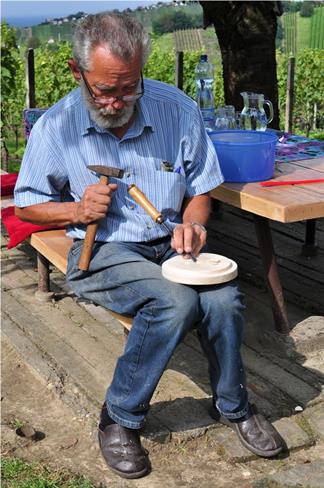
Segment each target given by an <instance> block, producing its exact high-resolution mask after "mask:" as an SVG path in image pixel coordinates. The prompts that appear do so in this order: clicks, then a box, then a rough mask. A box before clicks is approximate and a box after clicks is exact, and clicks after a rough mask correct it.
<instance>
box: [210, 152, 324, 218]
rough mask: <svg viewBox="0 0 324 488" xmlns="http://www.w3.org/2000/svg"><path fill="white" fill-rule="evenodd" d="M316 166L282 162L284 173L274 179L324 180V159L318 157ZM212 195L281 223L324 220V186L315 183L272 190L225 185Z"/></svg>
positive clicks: (254, 186)
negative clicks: (323, 170) (315, 219)
mask: <svg viewBox="0 0 324 488" xmlns="http://www.w3.org/2000/svg"><path fill="white" fill-rule="evenodd" d="M307 161H308V160H307ZM311 162H313V160H311ZM313 166H314V167H312V168H309V167H302V166H300V165H295V164H291V163H282V165H280V170H281V171H282V172H281V173H276V175H275V178H274V179H275V180H279V181H280V180H285V179H287V177H288V178H289V180H300V179H313V178H320V177H322V173H321V171H322V169H321V168H324V158H317V162H316V163H314V165H313ZM315 167H316V169H315ZM318 168H319V170H318ZM211 196H212V198H215V199H217V200H220V201H221V202H224V203H227V204H229V205H233V206H234V207H237V208H241V209H243V210H247V211H249V212H252V213H255V214H257V215H261V216H262V217H267V218H269V219H272V220H277V221H278V222H297V221H300V220H308V219H314V218H320V217H324V184H323V183H315V184H312V185H311V187H310V185H289V186H283V187H270V188H263V187H261V185H260V184H259V183H258V182H255V183H223V184H222V185H220V186H219V187H217V188H216V189H214V190H212V191H211Z"/></svg>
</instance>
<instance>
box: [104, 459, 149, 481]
mask: <svg viewBox="0 0 324 488" xmlns="http://www.w3.org/2000/svg"><path fill="white" fill-rule="evenodd" d="M105 461H106V460H105ZM106 464H107V463H106ZM107 466H108V468H109V469H110V471H112V472H113V473H115V474H118V476H121V477H122V478H126V479H129V480H132V479H137V478H142V477H143V476H145V475H146V474H148V473H149V472H150V470H149V469H147V468H145V469H142V471H137V472H136V473H124V472H123V471H118V469H115V468H112V467H111V466H109V464H107Z"/></svg>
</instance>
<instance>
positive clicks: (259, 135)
mask: <svg viewBox="0 0 324 488" xmlns="http://www.w3.org/2000/svg"><path fill="white" fill-rule="evenodd" d="M208 135H209V137H210V138H211V140H212V142H213V144H214V147H215V149H216V152H217V156H218V160H219V164H220V167H221V170H222V172H223V175H224V178H225V181H229V182H233V183H246V182H250V181H262V180H269V179H270V178H272V177H273V174H274V169H275V151H276V143H277V140H278V137H277V136H276V134H275V133H271V132H259V131H253V130H219V131H211V132H208Z"/></svg>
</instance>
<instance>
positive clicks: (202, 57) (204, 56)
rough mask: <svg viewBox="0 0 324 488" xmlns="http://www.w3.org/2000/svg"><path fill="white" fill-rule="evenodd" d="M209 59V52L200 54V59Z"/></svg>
mask: <svg viewBox="0 0 324 488" xmlns="http://www.w3.org/2000/svg"><path fill="white" fill-rule="evenodd" d="M207 59H208V56H207V54H202V55H201V56H200V61H207Z"/></svg>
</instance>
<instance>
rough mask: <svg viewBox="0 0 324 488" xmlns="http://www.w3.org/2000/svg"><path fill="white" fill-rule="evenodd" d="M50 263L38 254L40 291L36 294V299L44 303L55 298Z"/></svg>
mask: <svg viewBox="0 0 324 488" xmlns="http://www.w3.org/2000/svg"><path fill="white" fill-rule="evenodd" d="M49 266H50V262H49V261H48V259H46V258H45V257H44V256H43V255H42V254H40V253H39V252H38V253H37V272H38V289H37V292H36V293H35V295H36V298H37V299H38V300H40V301H42V302H45V301H49V300H51V299H52V297H53V293H52V292H51V290H50V279H49V275H50V269H49Z"/></svg>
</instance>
